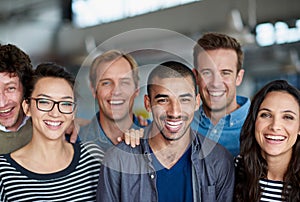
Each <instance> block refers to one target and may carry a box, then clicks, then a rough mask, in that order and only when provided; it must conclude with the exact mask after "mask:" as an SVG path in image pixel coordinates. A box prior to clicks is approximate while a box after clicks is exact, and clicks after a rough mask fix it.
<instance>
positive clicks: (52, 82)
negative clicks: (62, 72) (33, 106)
mask: <svg viewBox="0 0 300 202" xmlns="http://www.w3.org/2000/svg"><path fill="white" fill-rule="evenodd" d="M32 94H33V95H38V94H47V95H50V94H51V96H53V97H54V96H72V97H73V96H74V92H73V89H72V87H71V85H70V84H69V83H68V82H67V81H66V80H65V79H62V78H54V77H45V78H41V79H39V80H38V81H37V83H36V84H35V86H34V90H33V92H32Z"/></svg>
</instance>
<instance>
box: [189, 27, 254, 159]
mask: <svg viewBox="0 0 300 202" xmlns="http://www.w3.org/2000/svg"><path fill="white" fill-rule="evenodd" d="M193 56H194V67H195V68H194V70H193V71H194V73H195V75H196V77H197V83H198V87H199V93H200V96H201V100H202V105H201V106H200V108H199V110H198V111H197V112H196V113H195V118H194V122H193V123H192V128H193V129H194V130H197V131H198V132H199V133H200V134H202V135H204V136H206V137H208V138H209V139H211V140H214V141H215V142H218V143H220V144H221V145H223V146H224V147H225V148H226V149H228V151H230V153H231V154H232V155H233V156H236V155H238V154H239V150H240V141H239V138H240V131H241V128H242V126H243V123H244V121H245V119H246V116H247V113H248V109H249V107H250V100H249V98H246V97H242V96H237V94H236V88H237V86H239V85H240V84H241V83H242V80H243V76H244V69H242V63H243V51H242V49H241V45H240V44H239V43H238V41H237V40H236V39H234V38H232V37H230V36H227V35H224V34H219V33H207V34H204V35H203V36H202V37H201V38H200V39H199V40H198V42H197V44H196V46H195V47H194V52H193Z"/></svg>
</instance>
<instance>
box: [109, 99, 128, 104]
mask: <svg viewBox="0 0 300 202" xmlns="http://www.w3.org/2000/svg"><path fill="white" fill-rule="evenodd" d="M124 103H125V101H124V100H110V101H109V104H111V105H122V104H124Z"/></svg>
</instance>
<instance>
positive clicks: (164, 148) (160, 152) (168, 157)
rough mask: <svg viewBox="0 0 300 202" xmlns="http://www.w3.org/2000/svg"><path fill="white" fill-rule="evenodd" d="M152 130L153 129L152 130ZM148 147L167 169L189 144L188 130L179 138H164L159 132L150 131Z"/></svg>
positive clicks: (175, 161)
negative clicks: (171, 139)
mask: <svg viewBox="0 0 300 202" xmlns="http://www.w3.org/2000/svg"><path fill="white" fill-rule="evenodd" d="M152 131H153V130H152ZM149 144H150V147H151V149H152V151H153V153H154V154H155V156H156V158H157V159H158V160H159V162H160V163H161V164H162V165H163V166H164V167H165V168H167V169H170V168H171V167H172V166H174V165H175V164H176V163H177V161H178V160H179V159H180V158H181V156H182V155H183V154H184V152H185V151H186V150H187V148H188V147H189V146H190V144H191V136H190V130H189V131H187V133H186V134H185V135H184V136H183V137H182V138H180V139H179V140H173V141H170V140H166V139H165V138H164V137H163V136H162V135H161V133H160V132H158V133H157V132H156V133H152V132H151V138H150V139H149Z"/></svg>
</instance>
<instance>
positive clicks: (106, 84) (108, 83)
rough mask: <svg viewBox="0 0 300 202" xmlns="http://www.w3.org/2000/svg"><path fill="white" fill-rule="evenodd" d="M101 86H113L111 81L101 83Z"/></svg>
mask: <svg viewBox="0 0 300 202" xmlns="http://www.w3.org/2000/svg"><path fill="white" fill-rule="evenodd" d="M100 85H101V86H109V85H111V81H108V80H107V81H101V82H100Z"/></svg>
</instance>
